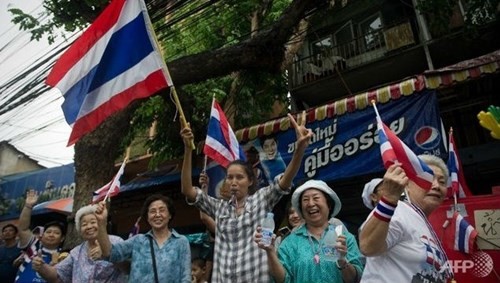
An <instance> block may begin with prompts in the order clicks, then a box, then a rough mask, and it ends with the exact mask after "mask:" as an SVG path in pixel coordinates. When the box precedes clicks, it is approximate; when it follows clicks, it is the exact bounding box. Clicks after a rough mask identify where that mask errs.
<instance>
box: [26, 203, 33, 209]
mask: <svg viewBox="0 0 500 283" xmlns="http://www.w3.org/2000/svg"><path fill="white" fill-rule="evenodd" d="M24 207H26V208H28V209H33V206H31V205H27V204H25V205H24Z"/></svg>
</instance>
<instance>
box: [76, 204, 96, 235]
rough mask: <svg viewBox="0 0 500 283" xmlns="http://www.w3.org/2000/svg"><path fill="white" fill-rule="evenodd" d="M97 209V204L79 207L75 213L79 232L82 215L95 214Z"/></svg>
mask: <svg viewBox="0 0 500 283" xmlns="http://www.w3.org/2000/svg"><path fill="white" fill-rule="evenodd" d="M96 209H97V205H96V204H90V205H86V206H83V207H81V208H80V209H78V211H77V212H76V215H75V228H76V231H78V233H80V221H81V220H82V217H84V216H85V215H89V214H94V213H95V211H96Z"/></svg>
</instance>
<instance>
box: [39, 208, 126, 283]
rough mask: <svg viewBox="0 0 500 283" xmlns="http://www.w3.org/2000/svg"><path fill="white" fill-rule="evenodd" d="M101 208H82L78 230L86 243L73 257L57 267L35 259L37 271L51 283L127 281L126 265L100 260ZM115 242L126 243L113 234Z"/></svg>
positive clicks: (77, 222)
mask: <svg viewBox="0 0 500 283" xmlns="http://www.w3.org/2000/svg"><path fill="white" fill-rule="evenodd" d="M96 208H97V205H87V206H84V207H82V208H80V209H79V210H78V211H77V212H76V216H75V228H76V230H77V231H78V232H79V233H80V235H81V236H82V238H83V239H84V242H83V243H81V244H80V245H78V246H76V247H75V248H74V249H72V250H71V252H70V254H69V256H68V257H67V258H66V259H64V260H63V261H62V262H60V263H58V264H57V265H55V266H51V265H48V264H46V263H45V262H44V261H43V260H42V259H41V258H40V257H35V258H34V259H33V269H35V270H36V271H37V272H38V273H39V274H40V275H41V276H42V277H43V278H45V279H46V280H47V281H48V282H116V283H119V282H125V281H126V280H127V274H126V272H125V269H126V265H127V264H126V263H120V265H118V264H113V263H110V262H108V261H105V260H100V259H99V258H100V257H101V248H100V246H99V243H98V242H97V233H98V222H97V218H96V215H95V211H96ZM109 240H110V241H111V243H119V242H123V240H122V239H121V238H120V237H117V236H113V235H109Z"/></svg>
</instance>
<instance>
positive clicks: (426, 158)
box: [418, 154, 450, 183]
mask: <svg viewBox="0 0 500 283" xmlns="http://www.w3.org/2000/svg"><path fill="white" fill-rule="evenodd" d="M418 158H420V159H421V160H422V161H423V162H425V164H427V165H434V166H436V167H438V168H439V169H441V170H442V171H443V174H444V178H445V181H446V183H448V178H449V176H450V173H449V171H448V166H446V164H445V163H444V161H443V159H441V158H439V157H437V156H435V155H431V154H421V155H419V156H418Z"/></svg>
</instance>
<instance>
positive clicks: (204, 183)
mask: <svg viewBox="0 0 500 283" xmlns="http://www.w3.org/2000/svg"><path fill="white" fill-rule="evenodd" d="M198 182H199V183H200V187H201V189H202V190H203V191H205V190H206V189H208V184H209V183H210V179H209V178H208V175H207V173H206V172H201V173H200V178H199V179H198ZM205 192H206V191H205Z"/></svg>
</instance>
